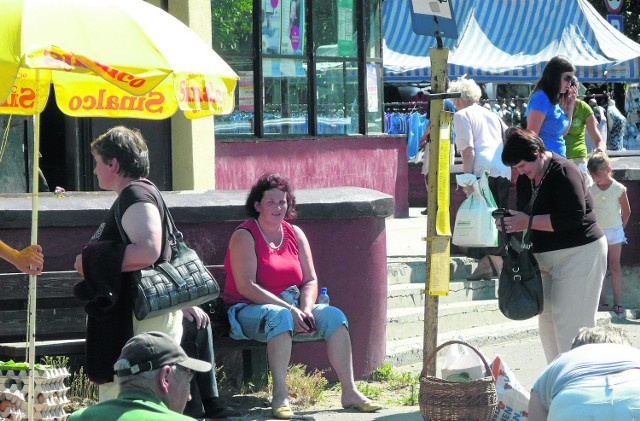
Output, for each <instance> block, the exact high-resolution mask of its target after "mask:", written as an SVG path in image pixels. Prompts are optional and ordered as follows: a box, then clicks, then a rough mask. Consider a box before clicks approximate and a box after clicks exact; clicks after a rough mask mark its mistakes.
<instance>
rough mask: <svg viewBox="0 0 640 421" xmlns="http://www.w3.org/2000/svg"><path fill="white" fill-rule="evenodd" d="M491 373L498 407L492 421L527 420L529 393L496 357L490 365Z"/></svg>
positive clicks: (498, 357)
mask: <svg viewBox="0 0 640 421" xmlns="http://www.w3.org/2000/svg"><path fill="white" fill-rule="evenodd" d="M491 372H492V374H493V378H494V379H495V381H496V393H497V394H498V405H497V407H496V412H495V414H494V415H493V421H498V420H499V421H523V420H528V419H529V413H528V412H527V411H528V407H529V392H528V391H527V390H526V389H525V388H524V387H522V385H521V384H520V382H518V380H517V379H516V376H515V375H514V374H513V372H512V371H511V369H510V368H509V366H508V365H507V364H506V363H505V362H504V361H502V359H501V358H500V356H499V355H498V356H496V359H495V360H493V363H492V364H491Z"/></svg>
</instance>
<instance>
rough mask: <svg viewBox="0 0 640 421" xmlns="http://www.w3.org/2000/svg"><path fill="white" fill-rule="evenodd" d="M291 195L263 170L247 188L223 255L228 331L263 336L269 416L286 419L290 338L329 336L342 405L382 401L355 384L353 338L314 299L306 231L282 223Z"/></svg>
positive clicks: (339, 317)
mask: <svg viewBox="0 0 640 421" xmlns="http://www.w3.org/2000/svg"><path fill="white" fill-rule="evenodd" d="M295 205H296V200H295V196H294V194H293V190H292V188H291V185H290V184H289V181H288V180H287V179H286V178H285V177H282V176H280V175H278V174H265V175H263V176H262V177H260V178H259V179H258V181H257V183H256V184H255V185H254V186H253V187H252V188H251V192H250V193H249V197H248V198H247V201H246V203H245V209H246V211H247V213H248V214H249V216H250V217H251V218H250V219H249V220H247V221H246V222H244V223H243V224H241V225H240V226H239V227H238V228H237V229H236V230H235V232H234V233H233V235H232V236H231V240H230V241H229V248H228V249H227V255H226V257H225V261H224V267H225V270H226V272H227V281H226V284H225V288H224V302H225V304H226V305H227V307H228V313H229V322H230V324H231V334H230V335H231V337H232V338H235V339H247V338H249V339H253V340H258V341H262V342H267V357H268V360H269V367H270V369H271V374H272V376H273V397H272V400H271V407H272V412H273V416H274V417H275V418H278V419H290V418H291V417H292V416H293V412H292V411H291V408H290V407H289V395H288V392H287V389H286V385H285V376H286V373H287V368H288V364H289V359H290V357H291V343H292V341H297V342H298V341H299V342H303V341H315V340H321V339H324V340H325V341H326V342H327V352H328V354H329V361H330V362H331V365H332V366H333V368H334V370H335V371H336V374H337V375H338V378H339V379H340V383H341V386H342V387H341V390H342V406H343V407H345V408H352V409H355V410H357V411H360V412H374V411H377V410H379V409H381V407H380V406H379V405H375V404H373V403H371V402H369V401H368V400H367V398H366V397H365V396H364V395H362V393H360V392H359V391H358V389H357V388H356V385H355V382H354V380H353V367H352V366H353V364H352V360H351V338H350V337H349V331H348V330H347V327H348V325H347V319H346V318H345V316H344V314H343V313H342V311H340V310H339V309H338V308H336V307H332V306H330V305H327V304H315V302H316V297H317V296H318V280H317V277H316V272H315V269H314V267H313V258H312V256H311V249H310V247H309V242H308V241H307V237H306V236H305V235H304V233H303V232H302V230H301V229H300V228H299V227H297V226H295V225H291V224H289V223H288V222H286V221H285V220H284V219H285V218H287V219H289V218H293V217H295V215H296V212H295Z"/></svg>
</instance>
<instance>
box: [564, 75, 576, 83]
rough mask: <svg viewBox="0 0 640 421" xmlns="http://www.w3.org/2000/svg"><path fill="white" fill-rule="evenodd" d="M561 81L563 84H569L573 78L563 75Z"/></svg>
mask: <svg viewBox="0 0 640 421" xmlns="http://www.w3.org/2000/svg"><path fill="white" fill-rule="evenodd" d="M562 80H564V81H565V82H571V81H572V80H573V76H571V75H564V76H562Z"/></svg>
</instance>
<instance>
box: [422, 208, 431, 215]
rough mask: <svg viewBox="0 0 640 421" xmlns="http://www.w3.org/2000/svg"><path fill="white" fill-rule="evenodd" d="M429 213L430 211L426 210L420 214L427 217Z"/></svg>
mask: <svg viewBox="0 0 640 421" xmlns="http://www.w3.org/2000/svg"><path fill="white" fill-rule="evenodd" d="M428 211H429V209H425V210H423V211H420V214H421V215H426V214H428V213H429V212H428Z"/></svg>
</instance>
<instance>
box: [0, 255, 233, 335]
mask: <svg viewBox="0 0 640 421" xmlns="http://www.w3.org/2000/svg"><path fill="white" fill-rule="evenodd" d="M207 268H208V269H209V271H210V272H211V274H212V275H213V277H214V278H215V279H216V280H217V281H218V283H219V284H220V289H223V288H224V282H225V278H226V274H225V271H224V267H223V266H220V265H211V266H207ZM81 280H82V276H81V275H80V274H79V273H78V272H76V271H65V272H43V273H42V274H41V275H40V276H38V279H37V291H36V339H37V340H49V339H51V340H58V339H79V338H84V337H85V327H86V313H85V311H84V304H83V303H81V302H80V301H78V300H76V299H75V298H74V296H73V286H74V285H75V284H76V283H77V282H80V281H81ZM28 297H29V277H28V276H27V275H24V274H21V273H4V274H0V343H6V342H19V341H24V340H25V338H26V335H27V316H28Z"/></svg>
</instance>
